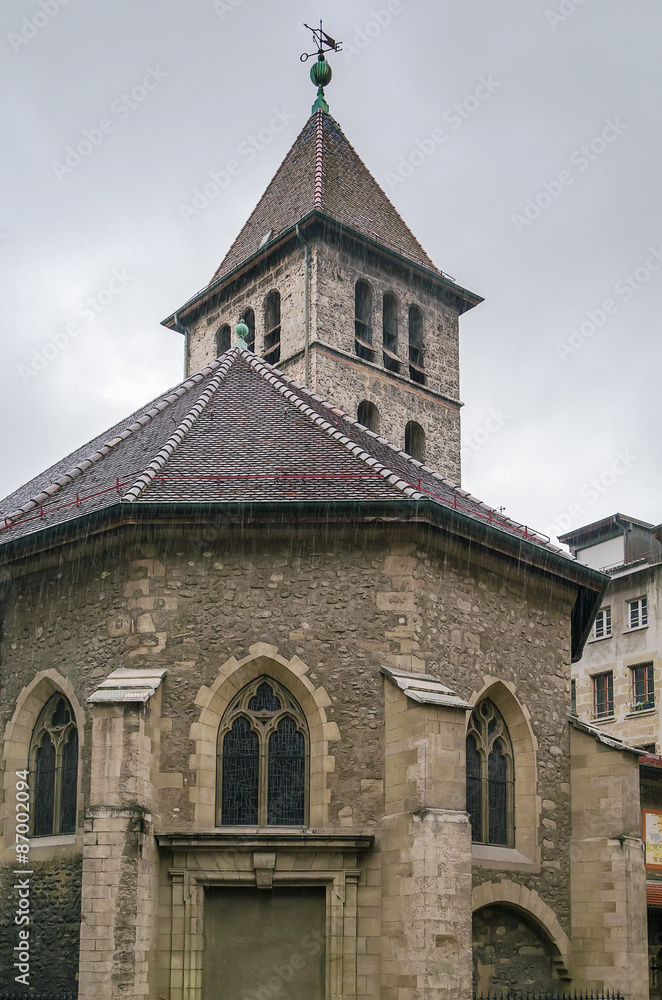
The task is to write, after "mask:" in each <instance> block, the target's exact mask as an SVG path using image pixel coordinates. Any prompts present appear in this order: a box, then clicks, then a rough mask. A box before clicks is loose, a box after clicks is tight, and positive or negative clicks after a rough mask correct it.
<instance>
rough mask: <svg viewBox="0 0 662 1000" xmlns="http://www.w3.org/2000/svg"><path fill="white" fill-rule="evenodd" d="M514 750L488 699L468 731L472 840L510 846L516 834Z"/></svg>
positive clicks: (468, 775)
mask: <svg viewBox="0 0 662 1000" xmlns="http://www.w3.org/2000/svg"><path fill="white" fill-rule="evenodd" d="M514 784H515V782H514V767H513V747H512V743H511V740H510V735H509V733H508V728H507V726H506V723H505V722H504V721H503V717H502V715H501V713H500V712H499V710H498V708H497V707H496V705H494V704H493V702H491V701H490V700H489V699H487V698H486V699H485V700H484V701H481V703H480V704H479V705H478V706H477V707H476V708H475V709H474V711H473V712H472V713H471V718H470V720H469V729H468V732H467V812H468V813H469V817H470V819H471V839H472V840H473V841H474V842H475V843H479V844H495V845H499V846H501V847H511V846H512V844H513V843H514V834H515V798H514Z"/></svg>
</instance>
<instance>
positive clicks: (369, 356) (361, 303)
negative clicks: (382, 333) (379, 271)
mask: <svg viewBox="0 0 662 1000" xmlns="http://www.w3.org/2000/svg"><path fill="white" fill-rule="evenodd" d="M354 350H355V351H356V353H357V355H358V356H359V357H360V358H363V360H364V361H374V359H375V352H374V350H373V347H372V289H371V287H370V285H369V284H368V282H367V281H357V282H356V287H355V289H354Z"/></svg>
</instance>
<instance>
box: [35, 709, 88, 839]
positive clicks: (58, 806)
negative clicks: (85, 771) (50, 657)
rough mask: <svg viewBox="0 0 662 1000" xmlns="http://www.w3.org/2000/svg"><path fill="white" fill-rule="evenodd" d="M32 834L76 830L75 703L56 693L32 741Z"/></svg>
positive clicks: (76, 735) (42, 712)
mask: <svg viewBox="0 0 662 1000" xmlns="http://www.w3.org/2000/svg"><path fill="white" fill-rule="evenodd" d="M30 778H31V786H32V836H33V837H47V836H51V835H53V834H58V833H60V834H64V833H74V832H75V830H76V789H77V783H78V729H77V728H76V722H75V719H74V713H73V711H72V708H71V705H70V704H69V702H68V701H67V699H66V698H65V697H64V695H61V694H54V695H53V696H52V698H50V699H49V700H48V701H47V702H46V705H45V706H44V708H43V709H42V711H41V714H40V716H39V718H38V719H37V724H36V726H35V727H34V730H33V732H32V740H31V743H30Z"/></svg>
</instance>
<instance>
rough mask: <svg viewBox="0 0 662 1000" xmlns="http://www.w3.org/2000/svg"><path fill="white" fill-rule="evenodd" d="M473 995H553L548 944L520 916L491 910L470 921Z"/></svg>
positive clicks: (555, 984) (500, 909)
mask: <svg viewBox="0 0 662 1000" xmlns="http://www.w3.org/2000/svg"><path fill="white" fill-rule="evenodd" d="M473 965H474V980H473V985H474V991H475V992H476V993H477V994H479V995H484V996H486V995H487V994H488V993H489V992H494V991H500V990H504V991H506V990H509V989H518V990H524V991H526V992H530V993H536V992H540V993H542V992H545V991H546V990H553V991H556V990H557V989H558V986H559V982H558V979H557V978H556V977H555V975H554V966H553V961H552V952H551V950H550V947H549V942H548V941H546V940H545V938H544V937H543V935H542V934H541V932H540V931H539V930H538V929H537V928H536V927H535V926H534V925H533V924H532V923H531V922H530V921H529V920H527V919H526V918H525V917H523V916H522V914H521V913H517V912H516V911H515V910H511V909H509V908H507V907H505V906H490V907H486V908H485V909H483V910H479V911H478V913H475V914H474V917H473Z"/></svg>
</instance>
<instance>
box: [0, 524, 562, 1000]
mask: <svg viewBox="0 0 662 1000" xmlns="http://www.w3.org/2000/svg"><path fill="white" fill-rule="evenodd" d="M148 535H149V532H144V534H143V538H142V540H141V541H135V540H132V538H131V536H130V535H129V534H127V535H126V536H125V538H124V542H123V543H122V544H121V545H120V544H117V545H115V546H113V547H111V548H109V549H108V550H106V551H104V550H103V549H102V547H101V546H100V545H94V546H93V545H91V544H90V545H89V546H88V548H87V549H81V550H79V553H78V558H77V559H76V560H75V561H72V562H70V561H69V560H68V559H66V558H65V557H64V556H63V558H62V559H61V560H55V559H52V558H50V557H49V558H48V559H46V558H44V559H43V560H42V561H35V563H34V564H33V565H32V571H31V572H29V573H26V575H24V576H23V577H20V578H18V579H17V581H16V589H15V598H16V599H15V602H14V603H13V605H12V607H11V608H10V609H9V610H8V614H7V619H6V625H5V628H6V638H5V647H4V648H5V661H4V666H3V673H2V678H3V684H2V692H1V697H0V705H1V706H2V707H1V708H0V712H1V715H2V725H3V728H4V724H6V722H7V720H8V718H9V717H10V716H11V714H12V712H13V710H14V705H15V703H16V699H17V697H18V695H19V692H20V691H21V689H22V687H23V686H24V685H25V684H26V683H28V681H29V680H30V679H31V678H32V677H33V676H34V674H36V673H37V672H39V671H40V670H43V669H46V668H55V669H57V670H58V671H60V672H61V674H62V675H63V676H65V677H67V678H68V679H69V680H70V681H71V683H72V684H73V687H74V690H75V693H76V698H77V699H78V701H79V702H80V703H81V704H83V705H85V701H86V698H87V697H88V696H89V695H90V694H91V693H92V691H93V690H94V689H95V687H96V686H97V685H98V683H99V681H100V680H102V679H103V678H104V677H106V676H107V675H108V674H109V673H110V672H111V671H112V670H113V669H115V668H116V667H117V666H119V665H123V664H131V665H133V666H140V665H141V664H143V665H150V666H157V665H158V666H160V667H161V666H162V667H166V668H167V671H168V673H167V675H166V677H165V678H164V681H163V685H162V696H163V702H162V709H161V713H162V717H161V722H160V730H161V732H162V734H163V743H162V748H161V758H160V777H158V784H159V785H160V790H159V793H158V796H159V798H158V801H159V807H158V811H159V813H160V816H161V819H160V820H159V822H160V824H161V828H162V829H163V828H164V829H171V830H172V829H177V830H182V831H194V830H195V829H196V824H195V808H196V805H195V796H194V794H193V792H194V790H195V788H196V782H197V781H198V780H199V779H198V775H199V767H201V766H208V767H209V766H210V767H213V760H210V761H209V762H208V763H203V762H200V761H196V760H195V759H194V758H193V757H192V756H191V755H192V750H193V746H194V744H192V743H191V738H192V735H191V734H192V727H193V725H194V724H195V723H196V722H197V720H198V719H199V717H200V709H199V707H198V706H197V705H196V697H197V695H198V692H199V691H200V690H201V689H202V688H203V687H204V686H207V687H209V686H211V685H213V683H214V680H215V678H216V676H217V673H218V670H219V667H220V665H221V664H222V663H224V662H225V661H226V660H227V659H228V657H232V656H238V657H240V656H245V655H246V653H247V652H248V647H249V646H250V645H252V644H254V643H256V642H266V643H271V644H273V646H274V647H276V648H277V650H278V652H279V654H280V655H281V656H282V657H284V658H285V659H286V660H289V659H291V658H292V657H295V658H296V657H298V658H299V659H300V660H301V661H303V663H304V664H305V665H306V667H307V668H308V669H307V674H306V677H307V678H308V680H309V682H310V684H312V685H314V686H315V687H318V688H319V687H323V688H324V690H325V692H326V694H327V696H328V702H329V703H328V707H327V708H326V714H327V718H328V720H329V723H330V724H331V723H335V724H336V725H337V727H338V729H337V731H338V735H339V737H340V738H339V739H338V740H337V741H336V742H335V743H333V744H331V748H332V749H331V753H332V754H333V756H334V757H335V764H334V770H332V771H329V772H328V773H326V774H325V776H324V780H325V781H326V787H327V790H328V791H327V796H328V799H327V802H328V806H327V809H328V826H329V827H330V828H334V829H338V830H342V829H345V828H346V827H347V826H348V825H351V826H352V828H353V829H357V830H362V831H364V832H366V833H372V832H376V831H377V830H378V827H379V823H380V821H381V818H382V816H383V815H384V798H383V794H384V793H383V780H384V751H385V748H384V735H383V732H384V715H383V705H384V700H383V680H382V677H381V675H380V673H379V667H380V666H381V665H382V664H384V665H390V666H394V667H399V668H403V669H407V670H421V671H426V672H429V673H432V674H434V675H436V676H439V677H440V678H441V679H442V680H443V681H444V682H445V683H446V684H448V685H449V686H451V687H453V688H455V690H456V691H457V692H458V693H459V694H461V695H462V696H464V697H465V698H471V697H477V696H478V693H479V692H481V691H482V690H484V689H485V687H486V686H489V684H491V683H492V681H491V680H490V679H497V678H498V679H500V680H501V681H503V682H507V683H509V684H511V685H512V686H514V688H515V691H516V696H517V698H518V699H519V700H520V702H521V703H522V705H524V706H525V707H526V708H527V710H528V711H529V713H530V715H531V720H532V722H531V724H532V726H533V730H534V733H535V736H536V739H537V743H538V750H537V759H538V787H539V794H540V799H541V800H543V808H542V811H541V813H540V816H539V838H540V841H541V842H542V846H541V858H542V865H543V867H542V869H540V868H539V867H538V866H537V865H536V864H535V863H529V864H528V865H527V866H525V870H521V871H512V870H509V866H508V864H507V863H503V865H502V864H501V862H500V861H499V860H497V861H491V862H485V861H483V862H481V865H480V866H476V867H475V873H474V874H475V881H476V883H482V882H485V881H486V880H492V879H494V878H501V877H502V876H503V873H504V871H506V872H508V875H509V878H510V879H511V880H512V881H513V883H514V884H515V885H521V886H523V887H528V888H530V889H532V890H536V891H537V892H538V893H539V895H540V896H541V897H542V898H543V899H544V901H545V903H546V905H548V906H549V907H550V909H551V910H552V911H553V912H554V913H555V914H556V915H557V917H558V919H559V921H560V922H561V923H562V924H563V926H564V927H568V926H569V906H568V902H569V866H568V847H569V835H570V815H569V802H568V795H567V790H566V791H564V785H565V777H566V775H567V767H568V735H567V723H566V721H565V709H566V704H567V699H568V686H569V615H570V600H571V592H570V590H567V591H566V590H563V589H560V588H555V587H554V586H551V585H550V581H549V580H543V579H542V578H540V579H539V580H537V578H536V575H535V574H534V573H533V572H528V573H525V574H514V573H513V571H512V568H511V567H510V566H509V565H508V564H507V563H506V561H505V560H500V559H499V558H497V557H489V558H488V557H487V556H479V554H478V553H477V552H476V551H472V550H471V549H470V548H469V547H468V546H465V545H464V544H460V543H457V544H454V545H452V546H451V545H449V544H448V543H447V542H445V541H444V540H443V537H442V536H436V537H435V536H433V535H430V534H427V533H426V532H425V531H423V530H422V529H416V528H405V527H395V526H393V525H390V526H389V525H384V526H374V527H372V528H370V527H367V526H365V525H363V526H362V527H361V528H360V530H357V531H355V530H354V529H353V528H352V527H351V526H347V527H345V528H344V529H341V528H340V527H338V526H336V527H331V526H329V527H326V528H314V529H313V528H311V529H305V528H303V527H302V526H300V528H299V531H298V533H297V536H296V539H295V538H294V536H293V534H292V533H291V532H290V531H288V530H283V531H280V530H277V529H271V530H266V529H265V530H257V529H256V530H254V531H253V530H251V529H248V528H244V529H243V531H242V532H241V533H238V532H237V531H234V530H232V531H228V532H227V533H224V531H223V530H222V529H221V528H220V527H215V528H211V527H208V528H206V527H204V526H202V525H201V526H200V527H199V528H197V529H196V531H195V535H193V534H192V533H191V532H187V533H186V534H184V533H182V532H181V531H180V530H179V529H177V528H176V527H175V526H173V528H172V529H171V530H170V531H165V532H163V533H162V534H159V536H158V537H154V538H153V539H152V540H150V538H149V537H148ZM88 708H89V706H88ZM90 716H91V713H88V725H87V727H86V732H85V737H86V738H85V746H84V749H83V751H82V768H83V790H84V791H83V795H84V805H85V806H86V807H87V806H88V804H89V803H90V795H89V788H90V773H91V772H90V766H91V761H90V754H89V747H90V746H91V745H92V743H93V740H92V733H91V731H90V724H89V718H90ZM28 739H29V734H28ZM95 742H96V745H97V746H98V747H99V749H101V748H102V747H104V746H107V747H108V753H109V754H110V753H111V752H112V741H111V742H110V743H108V742H107V741H105V740H104V739H101V736H100V735H98V736H97V737H96V740H95ZM26 752H27V751H26ZM96 773H97V772H95V774H96ZM141 773H143V772H141ZM156 777H157V776H155V778H156ZM98 781H99V777H98V776H97V778H95V782H96V783H98ZM154 784H155V786H156V784H157V781H155V782H154ZM127 787H128V786H127ZM138 787H139V786H138V785H135V789H136V794H135V797H136V798H137V797H138V792H137V790H138ZM126 794H127V795H128V792H126ZM103 797H105V798H106V799H107V798H108V795H105V796H102V798H103ZM129 797H130V796H129ZM95 801H97V802H99V799H98V798H97V799H96V800H95ZM100 804H103V805H106V806H108V805H113V806H114V807H119V806H122V800H121V797H120V798H118V799H117V800H116V801H114V802H112V801H111V802H110V803H109V802H108V801H105V802H103V803H100ZM134 804H135V803H134ZM138 804H140V803H139V802H138ZM434 805H435V807H440V808H442V809H443V808H451V809H460V810H461V809H462V806H460V805H458V804H453V805H450V806H449V804H448V803H447V802H446V803H445V804H444V803H440V802H436V803H435V804H434ZM124 807H126V802H125V803H124ZM97 819H98V818H97ZM97 819H95V820H94V823H96V822H97ZM122 822H124V827H123V829H122V830H117V831H114V832H112V831H109V832H108V835H111V833H112V835H113V836H117V837H119V838H120V839H122V844H121V845H120V844H119V843H118V845H117V852H116V853H114V852H112V851H111V852H110V853H111V854H112V855H113V857H117V860H118V861H119V860H120V856H121V855H122V854H123V855H124V856H125V857H126V858H127V863H129V864H130V865H133V864H134V863H135V856H134V855H131V851H130V850H129V846H130V845H129V840H130V839H131V838H130V837H129V836H128V832H127V830H126V825H127V821H126V820H125V819H124V820H122ZM407 822H408V823H410V822H413V821H412V820H410V819H408V820H407ZM101 833H103V831H101V830H99V831H97V830H95V829H90V831H89V832H88V834H86V837H89V836H93V835H94V836H97V837H98V836H99V835H101ZM414 840H415V838H414ZM93 846H95V845H92V844H91V843H90V844H88V845H87V847H86V852H87V854H86V856H87V857H88V858H89V861H90V862H91V861H92V860H94V859H93V858H92V857H91V855H90V853H89V850H88V848H92V847H93ZM96 846H97V848H98V847H99V846H100V845H99V844H97V845H96ZM413 849H414V848H413V841H412V850H413ZM131 850H133V848H132V849H131ZM130 855H131V856H130ZM132 857H133V859H134V860H131V858H132ZM379 857H380V855H379V854H375V856H374V860H370V861H368V860H366V861H365V862H364V864H365V867H364V868H362V872H363V874H362V877H361V882H360V884H359V886H358V893H359V926H360V929H359V930H358V932H357V933H358V938H357V947H359V948H364V949H365V953H364V954H363V955H362V957H361V955H360V962H359V965H360V967H361V969H363V970H364V971H363V972H357V977H358V978H357V983H358V987H357V995H362V996H365V997H367V996H371V997H374V996H376V995H378V987H377V986H376V985H375V984H376V983H377V982H378V977H379V951H380V945H379V937H380V931H379V919H378V918H379V914H380V908H379V902H378V899H377V898H375V899H374V900H373V899H372V897H373V896H374V893H375V890H376V886H377V885H379V884H381V874H380V863H379ZM96 860H97V861H100V860H103V859H96ZM91 871H92V869H90V872H91ZM97 874H98V875H99V877H101V875H103V873H100V874H99V873H97ZM103 877H104V878H105V877H106V876H103ZM108 877H110V873H109V874H108ZM118 877H119V873H118ZM149 878H151V876H149ZM373 880H375V881H373ZM145 891H146V892H147V891H148V888H147V887H146V888H145ZM149 891H150V892H151V890H149ZM104 892H105V891H104ZM106 898H107V902H106V903H105V904H104V905H109V904H110V903H111V902H112V901H113V900H116V899H117V890H113V889H112V887H111V886H110V884H109V885H108V890H107V897H106ZM369 900H372V901H371V902H368V901H369ZM113 905H114V903H113ZM364 907H365V918H363V917H361V913H363V912H364ZM466 916H467V918H468V914H467V915H466ZM120 965H121V963H120ZM365 970H371V971H370V973H369V974H368V972H367V971H365ZM375 970H376V971H375ZM421 995H423V994H421Z"/></svg>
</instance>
